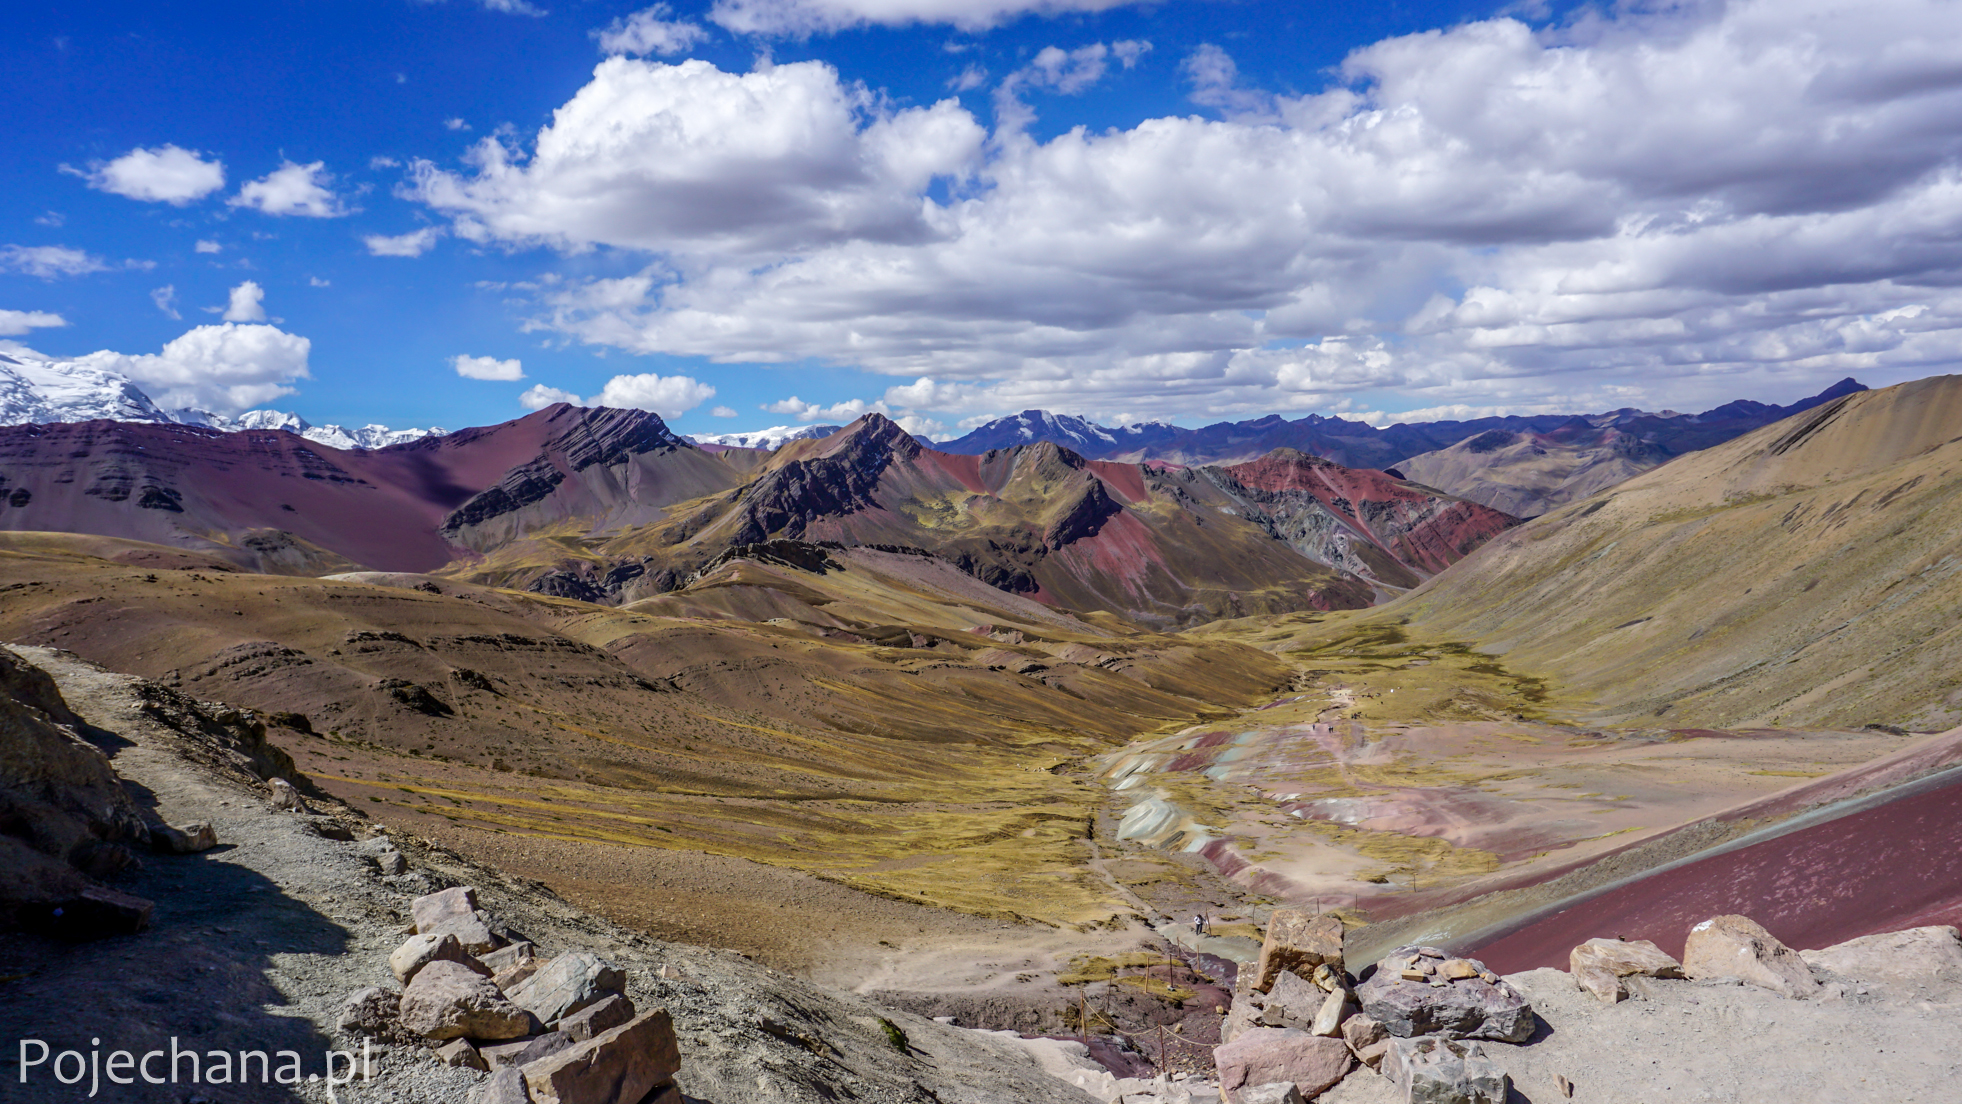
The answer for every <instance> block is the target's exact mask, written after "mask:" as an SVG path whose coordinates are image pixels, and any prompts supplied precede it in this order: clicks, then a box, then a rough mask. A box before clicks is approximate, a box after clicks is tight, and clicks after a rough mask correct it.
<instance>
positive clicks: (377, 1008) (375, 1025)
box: [334, 985, 402, 1036]
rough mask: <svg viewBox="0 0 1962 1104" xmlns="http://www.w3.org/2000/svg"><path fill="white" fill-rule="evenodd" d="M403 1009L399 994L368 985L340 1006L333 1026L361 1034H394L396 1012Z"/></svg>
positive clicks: (352, 994)
mask: <svg viewBox="0 0 1962 1104" xmlns="http://www.w3.org/2000/svg"><path fill="white" fill-rule="evenodd" d="M401 1007H402V994H400V993H398V992H396V991H395V990H393V989H383V988H382V987H380V986H378V985H377V986H370V987H368V988H366V989H357V990H355V991H354V992H353V993H350V994H349V995H348V998H347V1000H345V1001H343V1002H342V1003H341V1012H340V1015H339V1016H338V1017H337V1018H336V1019H335V1021H334V1024H335V1026H337V1027H339V1028H340V1029H341V1030H342V1031H347V1032H352V1033H355V1034H360V1035H380V1036H387V1035H391V1034H393V1033H394V1030H395V1017H396V1013H397V1012H399V1011H400V1010H401Z"/></svg>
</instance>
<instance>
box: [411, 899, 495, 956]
mask: <svg viewBox="0 0 1962 1104" xmlns="http://www.w3.org/2000/svg"><path fill="white" fill-rule="evenodd" d="M416 931H418V932H420V933H422V934H423V935H451V936H455V937H456V941H457V942H458V943H461V944H463V949H464V950H465V951H466V952H468V953H470V954H473V955H481V954H489V953H490V952H492V951H494V950H496V949H497V948H498V947H500V946H502V945H503V943H504V941H503V940H502V939H500V938H498V936H497V933H496V932H495V931H493V930H492V929H491V916H490V913H488V912H485V911H484V910H482V909H478V910H477V911H476V912H468V913H462V914H460V915H450V916H444V917H442V918H440V919H437V920H433V921H431V922H429V923H428V924H417V925H416Z"/></svg>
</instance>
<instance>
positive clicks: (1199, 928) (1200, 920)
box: [1192, 912, 1206, 935]
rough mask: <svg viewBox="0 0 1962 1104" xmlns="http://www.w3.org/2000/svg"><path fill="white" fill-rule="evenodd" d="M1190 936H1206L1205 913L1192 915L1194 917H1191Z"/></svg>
mask: <svg viewBox="0 0 1962 1104" xmlns="http://www.w3.org/2000/svg"><path fill="white" fill-rule="evenodd" d="M1192 934H1194V935H1204V934H1206V914H1205V913H1203V912H1201V913H1196V914H1194V915H1193V917H1192Z"/></svg>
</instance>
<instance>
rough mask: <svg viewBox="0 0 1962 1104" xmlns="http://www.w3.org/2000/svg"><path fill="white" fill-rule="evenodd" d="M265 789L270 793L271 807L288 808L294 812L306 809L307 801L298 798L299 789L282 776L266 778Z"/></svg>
mask: <svg viewBox="0 0 1962 1104" xmlns="http://www.w3.org/2000/svg"><path fill="white" fill-rule="evenodd" d="M266 789H267V790H268V791H270V792H271V793H272V807H273V808H275V809H289V810H291V811H293V812H296V813H304V812H306V811H307V803H306V802H304V801H302V800H300V791H298V790H296V789H294V788H293V783H291V782H288V781H287V780H286V779H284V778H268V779H266Z"/></svg>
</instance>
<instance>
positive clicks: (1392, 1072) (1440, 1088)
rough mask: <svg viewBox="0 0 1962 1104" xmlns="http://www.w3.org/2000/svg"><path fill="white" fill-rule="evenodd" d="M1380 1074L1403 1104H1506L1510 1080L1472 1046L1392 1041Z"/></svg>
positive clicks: (1437, 1039)
mask: <svg viewBox="0 0 1962 1104" xmlns="http://www.w3.org/2000/svg"><path fill="white" fill-rule="evenodd" d="M1382 1073H1383V1076H1384V1077H1387V1078H1389V1079H1390V1083H1391V1084H1394V1085H1395V1086H1396V1087H1397V1088H1398V1089H1401V1090H1402V1095H1403V1099H1404V1100H1405V1101H1406V1102H1407V1104H1506V1096H1507V1094H1508V1093H1509V1092H1510V1091H1511V1088H1512V1079H1511V1078H1510V1077H1508V1076H1506V1073H1505V1071H1504V1070H1501V1069H1500V1068H1499V1066H1498V1064H1497V1063H1496V1062H1493V1061H1492V1060H1491V1059H1490V1058H1488V1057H1486V1056H1485V1049H1484V1048H1483V1047H1481V1046H1479V1044H1477V1043H1474V1042H1461V1041H1459V1040H1457V1039H1447V1038H1445V1037H1444V1036H1442V1035H1426V1036H1423V1037H1421V1038H1417V1039H1392V1040H1391V1041H1390V1049H1389V1052H1388V1053H1386V1054H1385V1055H1384V1056H1383V1068H1382Z"/></svg>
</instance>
